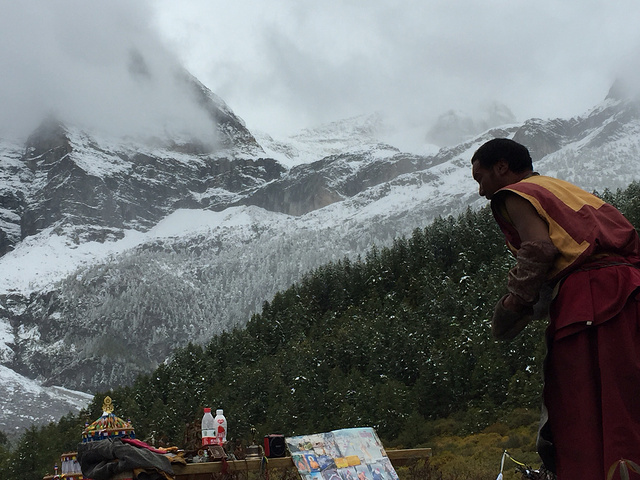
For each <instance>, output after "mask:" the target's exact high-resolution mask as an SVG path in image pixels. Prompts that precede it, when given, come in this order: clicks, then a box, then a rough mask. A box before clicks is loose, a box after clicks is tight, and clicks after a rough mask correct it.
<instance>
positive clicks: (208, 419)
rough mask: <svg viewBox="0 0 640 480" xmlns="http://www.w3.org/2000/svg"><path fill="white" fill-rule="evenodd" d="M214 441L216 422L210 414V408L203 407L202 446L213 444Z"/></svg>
mask: <svg viewBox="0 0 640 480" xmlns="http://www.w3.org/2000/svg"><path fill="white" fill-rule="evenodd" d="M215 442H216V424H215V422H214V421H213V415H211V409H210V408H205V409H204V416H203V417H202V446H203V447H204V446H206V445H214V444H215Z"/></svg>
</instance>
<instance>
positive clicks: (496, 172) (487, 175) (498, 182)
mask: <svg viewBox="0 0 640 480" xmlns="http://www.w3.org/2000/svg"><path fill="white" fill-rule="evenodd" d="M501 167H502V166H501V165H500V164H499V163H496V164H494V165H493V166H492V167H491V168H485V167H483V166H482V165H480V162H479V161H475V162H473V166H472V169H471V173H472V175H473V179H474V180H475V181H476V182H478V187H479V188H478V193H479V194H480V196H481V197H485V198H487V199H489V200H491V197H493V194H494V193H496V192H497V191H498V190H500V189H501V188H502V187H504V186H505V182H504V179H503V175H501V173H502V170H501Z"/></svg>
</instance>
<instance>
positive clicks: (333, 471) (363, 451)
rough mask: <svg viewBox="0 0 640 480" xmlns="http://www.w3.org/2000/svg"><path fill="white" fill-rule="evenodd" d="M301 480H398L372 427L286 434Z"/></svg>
mask: <svg viewBox="0 0 640 480" xmlns="http://www.w3.org/2000/svg"><path fill="white" fill-rule="evenodd" d="M286 442H287V446H288V447H289V451H290V452H291V457H292V458H293V463H294V465H295V466H296V468H297V469H298V472H299V473H300V476H301V477H302V480H398V475H397V474H396V471H395V470H394V468H393V465H391V461H389V458H388V457H387V454H386V452H385V451H384V448H383V446H382V443H381V442H380V439H379V438H378V435H377V434H376V432H375V430H373V428H369V427H367V428H346V429H343V430H334V431H332V432H327V433H316V434H313V435H301V436H298V437H287V438H286Z"/></svg>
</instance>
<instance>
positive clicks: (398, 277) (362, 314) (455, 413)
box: [0, 183, 640, 480]
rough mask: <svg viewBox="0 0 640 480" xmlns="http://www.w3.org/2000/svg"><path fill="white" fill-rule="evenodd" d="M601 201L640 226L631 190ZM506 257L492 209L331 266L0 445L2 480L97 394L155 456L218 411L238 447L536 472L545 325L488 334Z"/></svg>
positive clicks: (36, 454) (442, 467)
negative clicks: (399, 452)
mask: <svg viewBox="0 0 640 480" xmlns="http://www.w3.org/2000/svg"><path fill="white" fill-rule="evenodd" d="M600 196H601V197H602V198H604V199H605V200H606V201H608V202H610V203H612V204H614V205H615V206H617V207H618V208H620V210H621V211H622V212H623V213H624V214H625V215H626V216H627V218H629V220H630V221H631V222H632V223H633V224H634V225H636V226H639V225H640V184H638V183H633V184H631V185H630V186H629V187H628V188H627V189H625V190H619V191H617V192H615V193H614V192H608V191H605V192H603V193H602V194H600ZM513 262H514V261H513V259H512V257H511V255H510V253H509V252H508V251H507V249H506V247H505V245H504V239H503V236H502V234H501V233H500V231H499V230H498V228H497V226H496V225H495V223H494V220H493V218H492V216H491V211H490V209H489V208H488V207H485V208H483V209H480V210H477V211H474V210H467V211H466V212H465V213H464V214H462V215H460V216H458V217H455V218H454V217H447V218H440V219H437V220H436V221H434V222H433V223H432V224H430V225H428V226H427V227H426V228H424V229H417V230H415V231H414V232H413V234H412V235H411V236H410V237H408V238H397V239H396V240H395V241H394V242H393V245H391V246H389V247H384V248H377V247H373V248H371V249H370V250H369V252H368V253H367V255H366V256H365V258H358V259H355V260H349V259H344V260H341V261H338V262H333V263H328V264H326V265H324V266H322V267H321V268H318V269H316V270H315V271H312V272H310V273H308V274H307V275H306V276H304V278H303V279H302V280H301V281H299V282H297V283H295V284H293V285H291V287H290V288H288V289H287V290H284V291H281V292H279V293H277V294H276V295H275V296H274V297H273V299H272V300H271V301H270V302H265V304H264V305H263V306H262V311H261V312H260V313H259V314H255V315H253V316H252V317H251V319H250V320H249V321H248V323H247V324H246V326H245V327H244V328H237V329H235V330H232V331H228V332H225V333H222V334H219V335H217V336H215V337H213V338H212V339H211V341H210V342H209V343H207V344H206V345H204V346H200V345H196V344H195V343H193V344H190V345H189V346H187V347H184V348H181V349H179V350H177V351H175V352H174V354H173V356H172V358H171V360H170V361H168V362H166V363H164V364H162V365H161V366H160V367H159V368H157V369H156V370H155V371H154V372H153V373H151V374H148V375H143V376H139V377H137V379H136V380H135V382H134V383H133V384H132V385H131V386H126V387H121V388H117V389H114V390H111V391H108V392H101V393H99V394H97V395H96V396H95V398H94V400H93V402H92V403H91V405H90V406H89V408H88V409H86V410H85V411H82V412H80V413H79V414H78V415H73V414H69V415H68V416H66V417H64V418H62V419H61V420H60V421H59V422H58V423H52V424H50V425H47V426H45V427H32V428H31V429H29V430H27V431H26V433H25V434H24V435H23V436H22V437H21V438H20V439H19V440H18V441H17V442H16V444H15V445H9V444H8V442H7V441H6V438H5V437H4V436H0V471H2V472H3V474H2V478H3V479H7V480H18V479H20V480H24V479H28V480H31V479H33V480H35V479H41V478H42V477H43V476H44V475H45V474H47V473H51V472H52V466H53V464H54V463H55V462H56V461H57V460H59V456H60V454H61V453H62V452H65V451H74V450H75V449H76V448H77V443H78V442H79V441H80V434H81V432H82V429H83V428H84V425H85V423H87V422H92V421H93V420H95V419H96V418H98V417H99V416H100V415H101V413H102V409H101V406H102V401H103V398H104V397H105V396H106V395H110V396H111V397H112V399H113V402H114V405H115V413H116V414H117V415H118V416H120V417H122V418H129V419H131V421H132V423H133V425H134V427H135V430H136V437H137V438H140V439H142V440H145V441H147V442H149V443H152V444H155V445H177V446H181V445H184V442H185V441H186V440H185V435H186V434H187V433H188V432H189V431H192V430H193V428H194V425H199V422H200V418H201V417H202V409H203V407H206V406H209V407H212V408H214V409H215V408H223V409H224V412H225V416H226V417H227V419H228V422H229V432H230V438H231V440H232V441H235V442H237V443H244V444H247V443H249V442H250V439H251V433H250V432H251V428H252V427H253V428H255V429H256V430H257V432H258V435H259V436H260V437H261V436H262V435H266V434H270V433H281V434H284V435H287V436H291V435H301V434H308V433H318V432H325V431H329V430H333V429H338V428H349V427H357V426H371V427H374V428H375V429H376V431H377V432H378V435H379V436H380V438H381V439H382V441H383V443H384V444H385V446H386V447H387V448H412V447H419V446H421V447H431V448H433V453H434V456H433V459H432V464H433V465H434V467H435V468H438V469H439V475H442V476H441V477H440V478H459V479H464V478H469V479H471V478H490V475H493V476H494V477H495V475H496V474H497V472H498V468H499V464H500V456H501V454H502V452H503V451H504V450H505V449H507V450H508V451H509V452H510V453H511V454H512V455H513V456H514V458H519V459H521V460H523V461H526V462H528V463H529V464H531V465H532V466H534V467H537V466H538V462H539V461H538V460H537V455H536V454H535V446H534V443H535V431H536V428H537V421H538V412H539V405H540V392H541V388H542V386H541V363H542V359H543V356H544V351H545V347H544V341H543V336H544V329H545V326H546V325H545V322H544V321H539V322H535V323H532V324H530V325H529V326H528V327H527V328H526V329H525V331H524V332H523V333H522V334H521V335H520V336H519V337H517V338H516V339H515V340H514V341H513V342H511V343H503V342H497V341H494V340H493V339H492V337H491V333H490V320H489V319H490V318H491V314H492V312H493V308H494V305H495V303H496V301H497V300H498V299H499V298H500V296H502V295H503V294H504V293H505V285H506V274H507V271H508V269H509V268H510V267H511V266H512V265H513ZM487 475H489V477H488V476H487ZM434 478H437V477H434ZM505 478H511V477H508V476H505ZM513 478H516V477H513Z"/></svg>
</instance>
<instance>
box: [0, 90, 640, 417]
mask: <svg viewBox="0 0 640 480" xmlns="http://www.w3.org/2000/svg"><path fill="white" fill-rule="evenodd" d="M199 88H200V87H199ZM202 88H203V87H202ZM201 91H202V92H203V95H204V98H208V99H210V100H211V99H215V97H213V96H212V94H209V93H207V92H206V90H201ZM206 104H207V105H208V106H209V108H212V109H213V112H218V113H215V114H212V115H211V118H212V119H214V120H215V121H216V122H218V123H216V125H217V128H218V129H221V132H222V133H223V134H224V135H226V137H225V138H226V140H225V142H222V143H221V144H220V145H217V146H216V147H215V148H207V147H206V146H203V145H201V144H199V143H198V142H194V141H191V140H189V139H182V140H180V139H176V138H175V137H172V139H170V140H167V139H163V140H160V139H157V138H156V139H152V141H150V140H149V139H144V141H143V140H140V139H132V138H129V139H122V138H118V139H114V138H108V137H105V136H101V135H99V134H98V133H95V132H87V131H83V130H80V129H77V128H74V127H72V126H70V125H64V124H61V123H60V122H56V121H53V120H48V121H46V122H45V123H43V125H42V126H41V127H40V128H39V129H38V130H37V131H35V132H34V134H33V135H32V136H31V137H30V138H29V140H28V141H27V142H26V143H25V144H24V145H21V144H12V143H10V142H6V141H3V142H0V248H2V252H1V253H2V254H3V255H2V257H0V268H1V271H2V275H1V276H0V332H1V335H0V363H2V365H4V366H5V368H10V369H12V371H13V372H15V373H16V374H20V375H23V376H24V377H27V378H30V379H34V380H36V381H37V382H38V383H39V384H40V385H60V386H64V387H66V388H71V389H75V390H80V391H84V392H94V391H96V390H97V389H102V388H106V387H109V386H112V385H117V384H121V383H127V382H130V381H132V380H133V378H135V375H137V374H139V373H141V372H147V371H150V370H151V369H152V368H154V367H155V366H156V365H157V364H158V363H160V362H163V361H164V360H165V359H166V358H167V356H168V355H169V354H170V352H171V351H172V349H173V348H175V347H177V346H180V345H185V344H186V343H187V342H189V341H192V342H193V341H195V342H204V341H206V340H207V339H208V338H210V337H211V335H213V334H215V333H217V332H220V331H222V330H225V329H229V328H232V327H234V326H238V325H243V324H244V323H246V321H247V320H248V319H249V318H250V315H251V314H252V313H253V312H256V311H259V310H260V308H261V305H262V303H263V302H264V301H270V300H271V299H272V297H273V295H274V294H275V293H276V292H277V291H278V290H282V289H284V288H287V287H288V286H289V285H291V283H293V282H295V281H297V280H298V279H300V278H301V276H302V275H304V274H305V272H308V271H309V270H311V269H313V268H315V267H318V266H320V265H322V264H325V263H327V262H328V261H332V260H339V259H342V258H344V257H345V256H348V257H355V256H357V255H365V254H366V252H367V251H368V250H369V249H370V248H371V246H372V245H374V244H375V245H377V246H384V245H388V244H390V243H391V242H392V241H393V239H394V238H395V237H397V236H400V235H408V234H410V233H411V232H412V231H413V230H414V229H415V228H421V227H424V226H426V225H427V224H428V223H430V221H431V220H432V219H433V218H435V217H437V216H441V215H448V214H457V213H459V212H461V211H463V210H464V209H466V208H467V207H468V206H469V205H472V206H477V205H482V204H484V201H483V200H481V199H480V198H479V197H478V195H477V187H476V185H475V182H474V181H473V179H472V178H471V176H470V165H469V161H470V158H471V155H472V154H473V152H474V151H475V150H476V149H477V148H478V146H480V145H481V144H482V143H483V142H484V141H486V140H488V139H490V138H493V137H497V136H506V137H511V138H514V139H515V140H517V141H520V142H522V143H524V144H526V145H527V146H529V147H530V150H531V152H532V155H533V157H534V161H535V166H536V167H537V170H538V171H540V172H541V173H545V174H553V175H556V176H558V177H561V178H565V179H567V180H570V181H573V182H575V183H577V184H578V185H581V186H582V187H584V188H586V189H589V190H593V189H597V190H603V189H604V188H616V187H623V186H626V185H627V184H628V183H630V182H631V181H633V180H636V179H640V156H639V151H640V150H639V147H640V107H639V103H638V102H637V101H634V100H630V99H627V98H622V97H620V96H618V95H616V92H615V89H612V91H611V93H610V95H609V96H608V97H607V98H606V99H605V100H604V101H603V102H602V103H601V104H599V105H597V106H596V107H595V108H594V109H592V110H591V111H589V112H587V113H585V114H583V115H579V116H576V117H574V118H571V119H566V120H565V119H554V120H541V119H531V120H528V121H526V122H524V123H518V124H516V123H509V124H507V125H505V126H503V127H500V128H494V129H490V130H486V131H484V132H482V133H480V134H478V135H476V136H474V137H473V138H471V139H470V140H468V141H465V142H463V143H460V144H457V145H455V146H452V147H446V148H442V149H440V150H437V151H436V150H433V149H432V151H433V153H430V154H416V153H415V152H414V153H411V152H407V151H403V149H401V148H399V147H398V146H396V145H393V143H391V142H390V138H392V137H391V136H389V134H388V133H389V129H388V128H386V126H384V125H382V124H383V123H384V120H382V119H381V118H380V117H379V116H378V115H373V116H369V117H358V118H354V119H348V120H345V121H342V122H336V123H334V124H330V125H326V126H322V127H320V128H318V129H315V130H307V131H304V132H301V133H300V134H299V135H296V136H294V137H292V138H289V139H282V140H274V139H272V138H270V137H268V136H266V135H260V134H256V135H255V136H254V135H253V134H251V133H250V132H248V131H247V130H246V129H245V128H244V125H243V123H242V121H241V120H240V119H238V118H237V117H235V115H233V112H231V111H230V110H229V109H228V107H226V108H222V107H220V105H223V103H221V101H216V102H213V103H212V102H209V103H206ZM219 112H223V113H224V115H223V114H222V113H219ZM225 119H227V120H225ZM225 121H227V123H226V124H225V123H224V122H225ZM224 125H226V127H225V126H224ZM6 372H8V370H3V371H2V372H0V374H2V375H3V376H4V375H5V373H6ZM1 388H3V389H4V388H6V387H1ZM29 392H30V391H27V390H25V394H24V395H22V394H21V393H13V394H11V401H12V402H13V403H16V402H17V403H22V402H24V403H26V402H27V400H26V398H27V397H29V396H30V395H31V396H33V395H32V394H31V393H29ZM68 404H69V402H67V405H68ZM2 415H4V414H0V420H1V419H2Z"/></svg>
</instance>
